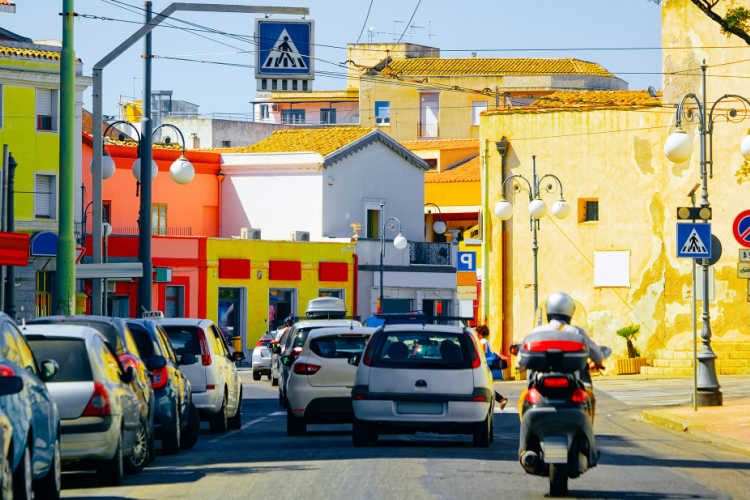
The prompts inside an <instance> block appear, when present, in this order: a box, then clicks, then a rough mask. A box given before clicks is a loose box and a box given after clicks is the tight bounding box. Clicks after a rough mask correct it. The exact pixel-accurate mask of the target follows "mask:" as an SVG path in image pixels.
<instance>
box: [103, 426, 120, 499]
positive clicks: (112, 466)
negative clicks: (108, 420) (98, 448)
mask: <svg viewBox="0 0 750 500" xmlns="http://www.w3.org/2000/svg"><path fill="white" fill-rule="evenodd" d="M124 462H125V460H124V457H123V452H122V432H121V433H120V439H119V440H118V442H117V449H116V450H115V455H114V456H113V457H112V458H111V459H110V460H107V461H106V462H104V463H103V464H102V465H101V466H100V467H99V474H101V475H102V476H103V478H104V482H105V483H106V484H107V485H109V486H117V485H119V484H122V480H123V479H124V477H125V464H124Z"/></svg>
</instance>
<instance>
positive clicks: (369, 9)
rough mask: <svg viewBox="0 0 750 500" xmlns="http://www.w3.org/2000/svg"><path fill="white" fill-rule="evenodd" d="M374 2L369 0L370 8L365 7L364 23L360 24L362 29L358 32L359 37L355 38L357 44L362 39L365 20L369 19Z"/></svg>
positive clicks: (365, 24)
mask: <svg viewBox="0 0 750 500" xmlns="http://www.w3.org/2000/svg"><path fill="white" fill-rule="evenodd" d="M374 2H375V0H370V6H369V7H367V14H365V21H364V22H363V23H362V29H361V30H359V36H358V37H357V43H359V41H360V40H361V39H362V33H364V32H365V26H367V20H368V19H370V12H371V11H372V4H373V3H374Z"/></svg>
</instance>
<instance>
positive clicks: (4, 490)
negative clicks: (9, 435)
mask: <svg viewBox="0 0 750 500" xmlns="http://www.w3.org/2000/svg"><path fill="white" fill-rule="evenodd" d="M12 463H13V450H12V449H10V450H8V456H7V457H5V460H3V461H2V462H0V498H2V500H8V499H11V498H13V468H12V466H11V464H12Z"/></svg>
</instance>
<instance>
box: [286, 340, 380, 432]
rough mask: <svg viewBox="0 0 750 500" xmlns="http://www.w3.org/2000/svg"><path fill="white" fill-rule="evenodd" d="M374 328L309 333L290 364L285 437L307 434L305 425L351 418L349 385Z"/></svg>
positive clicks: (345, 421) (351, 384)
mask: <svg viewBox="0 0 750 500" xmlns="http://www.w3.org/2000/svg"><path fill="white" fill-rule="evenodd" d="M374 331H375V329H374V328H365V327H359V326H357V327H355V326H351V327H349V328H318V329H316V330H313V331H311V332H310V334H309V335H308V336H307V340H306V341H305V343H304V345H303V347H302V352H301V353H300V355H299V357H298V358H297V360H296V361H295V362H294V364H293V365H292V369H291V371H290V373H289V382H288V383H287V398H288V400H289V409H288V410H287V426H286V428H287V434H289V435H290V436H296V435H300V434H304V433H305V432H306V431H307V425H308V424H336V423H348V422H351V421H352V419H353V415H354V414H353V413H352V397H351V394H352V386H353V385H354V377H355V375H356V372H357V367H356V366H353V365H351V364H350V363H349V359H350V358H352V357H353V356H356V355H359V354H361V353H362V351H363V350H364V348H365V344H367V341H368V340H369V338H370V335H372V333H373V332H374Z"/></svg>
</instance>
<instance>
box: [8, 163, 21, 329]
mask: <svg viewBox="0 0 750 500" xmlns="http://www.w3.org/2000/svg"><path fill="white" fill-rule="evenodd" d="M5 166H6V167H7V168H8V173H7V176H8V177H7V179H8V184H7V189H6V191H5V193H6V198H7V199H8V201H9V203H8V211H7V212H6V213H7V217H8V220H7V222H6V223H5V227H7V228H8V232H9V233H12V232H14V231H15V230H16V213H15V207H14V205H15V203H14V202H13V200H14V199H15V195H14V192H15V187H14V186H15V177H16V167H17V166H18V164H17V163H16V159H15V158H13V155H12V154H10V153H9V154H8V161H7V163H6V164H5ZM6 276H7V280H6V281H5V313H6V314H7V315H8V316H10V317H11V318H13V319H16V290H15V288H16V266H8V271H7V274H6Z"/></svg>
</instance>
